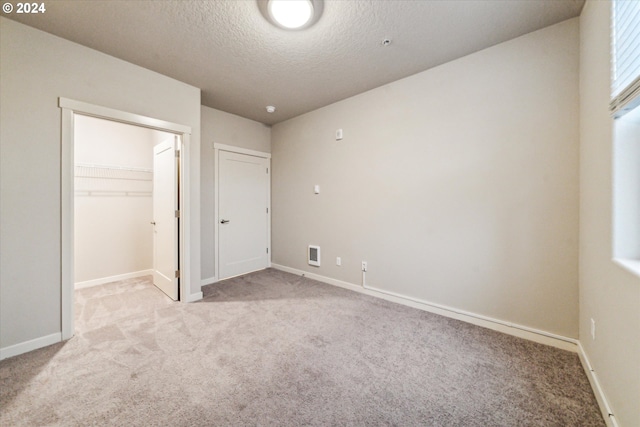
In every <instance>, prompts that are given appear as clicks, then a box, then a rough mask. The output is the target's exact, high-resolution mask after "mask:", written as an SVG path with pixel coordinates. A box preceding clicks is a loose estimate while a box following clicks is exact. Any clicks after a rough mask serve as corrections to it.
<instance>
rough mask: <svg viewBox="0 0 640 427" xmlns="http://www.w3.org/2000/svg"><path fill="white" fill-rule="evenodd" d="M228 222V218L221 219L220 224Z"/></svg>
mask: <svg viewBox="0 0 640 427" xmlns="http://www.w3.org/2000/svg"><path fill="white" fill-rule="evenodd" d="M228 222H229V220H228V219H223V220H220V224H226V223H228Z"/></svg>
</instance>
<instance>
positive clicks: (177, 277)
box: [176, 270, 180, 279]
mask: <svg viewBox="0 0 640 427" xmlns="http://www.w3.org/2000/svg"><path fill="white" fill-rule="evenodd" d="M179 278H180V270H176V279H179Z"/></svg>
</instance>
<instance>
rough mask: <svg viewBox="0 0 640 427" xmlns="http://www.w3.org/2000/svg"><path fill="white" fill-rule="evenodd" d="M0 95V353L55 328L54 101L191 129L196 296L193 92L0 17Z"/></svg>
mask: <svg viewBox="0 0 640 427" xmlns="http://www.w3.org/2000/svg"><path fill="white" fill-rule="evenodd" d="M0 93H1V97H0V121H1V122H2V127H1V129H0V140H1V141H0V166H1V168H0V169H1V170H0V174H1V181H0V186H1V194H0V210H1V212H0V214H1V215H0V229H1V230H2V231H1V232H2V236H1V239H0V240H1V241H0V349H6V348H7V347H10V346H16V345H22V344H24V343H25V342H28V341H30V340H36V341H35V344H34V345H39V344H42V343H45V342H51V340H53V339H55V338H56V337H58V336H59V335H60V332H61V325H60V319H61V311H60V310H61V308H60V299H61V283H60V274H61V266H60V262H61V261H60V257H61V252H60V250H61V249H60V246H61V235H60V233H61V231H60V230H61V229H60V222H61V217H60V208H61V206H60V193H61V189H60V164H61V158H60V149H61V110H60V108H59V107H58V97H66V98H70V99H75V100H79V101H84V102H88V103H91V104H96V105H101V106H105V107H109V108H114V109H118V110H122V111H127V112H130V113H135V114H140V115H144V116H148V117H153V118H156V119H160V120H166V121H170V122H173V123H179V124H183V125H186V126H190V127H191V129H192V135H191V158H190V166H191V170H190V175H189V178H190V182H191V194H190V198H191V217H190V220H191V234H190V239H191V248H190V249H191V254H192V256H191V268H192V270H191V274H192V277H194V278H195V279H196V280H195V283H194V286H193V287H192V289H191V292H192V294H194V293H198V292H199V291H200V289H199V284H198V283H197V278H199V277H200V203H199V201H200V169H199V165H200V162H199V158H200V90H199V89H197V88H195V87H192V86H189V85H187V84H184V83H181V82H178V81H176V80H173V79H171V78H168V77H166V76H162V75H160V74H157V73H154V72H151V71H149V70H145V69H143V68H140V67H138V66H135V65H132V64H129V63H127V62H124V61H121V60H119V59H115V58H113V57H110V56H108V55H105V54H102V53H99V52H97V51H94V50H92V49H88V48H85V47H83V46H80V45H77V44H75V43H72V42H69V41H66V40H63V39H61V38H58V37H55V36H52V35H50V34H47V33H45V32H42V31H38V30H35V29H32V28H30V27H27V26H25V25H22V24H19V23H17V22H14V21H11V20H8V19H6V18H0ZM196 285H197V286H196ZM29 345H31V344H29Z"/></svg>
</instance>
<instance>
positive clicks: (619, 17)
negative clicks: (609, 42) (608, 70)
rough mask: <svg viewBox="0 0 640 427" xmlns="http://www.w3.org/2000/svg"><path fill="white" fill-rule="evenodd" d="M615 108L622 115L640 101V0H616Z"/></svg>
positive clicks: (615, 112) (616, 112) (614, 3)
mask: <svg viewBox="0 0 640 427" xmlns="http://www.w3.org/2000/svg"><path fill="white" fill-rule="evenodd" d="M612 66H613V70H612V71H613V72H612V84H611V105H610V108H611V111H612V113H613V114H614V115H615V116H616V117H618V116H621V115H623V114H624V113H625V112H626V111H629V110H631V109H633V107H635V106H637V105H638V104H640V1H638V0H614V2H613V58H612Z"/></svg>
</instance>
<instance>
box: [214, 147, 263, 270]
mask: <svg viewBox="0 0 640 427" xmlns="http://www.w3.org/2000/svg"><path fill="white" fill-rule="evenodd" d="M220 151H228V152H231V153H237V154H246V155H248V156H254V157H261V158H263V159H268V160H269V166H268V167H269V169H271V153H265V152H263V151H256V150H250V149H248V148H241V147H234V146H233V145H226V144H217V143H214V144H213V165H214V166H213V167H214V176H215V178H214V192H215V193H214V194H215V198H214V200H215V206H214V211H213V212H214V213H213V217H214V218H213V219H214V242H215V247H214V250H215V266H214V268H215V276H214V282H217V281H218V280H220V269H219V266H220V239H219V237H220V233H219V232H218V231H219V228H220V217H219V215H220V213H219V206H220V203H219V202H220V200H219V195H220V191H219V187H218V186H219V183H220V177H219V176H218V174H219V172H220V167H219V165H218V162H219V161H220ZM269 172H270V173H269V187H268V189H267V208H269V212H268V214H267V242H268V243H269V256H268V259H267V266H269V267H271V171H269Z"/></svg>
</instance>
